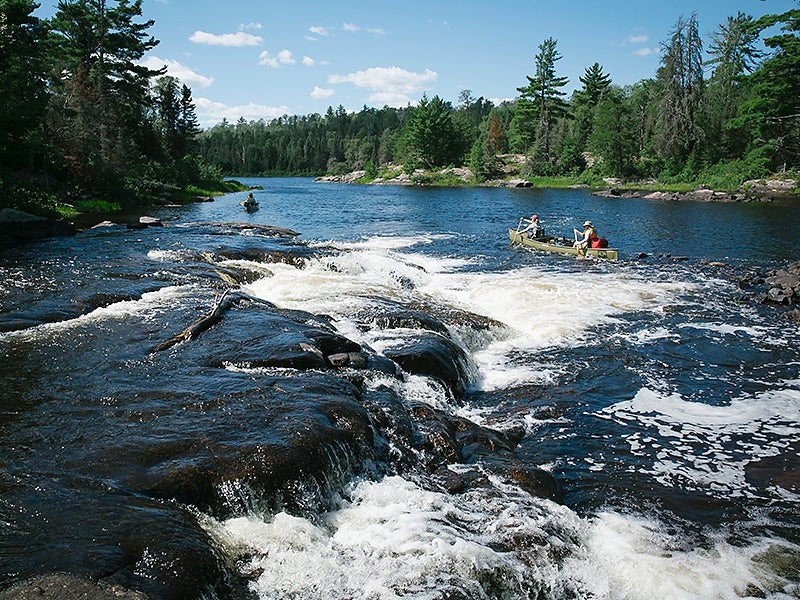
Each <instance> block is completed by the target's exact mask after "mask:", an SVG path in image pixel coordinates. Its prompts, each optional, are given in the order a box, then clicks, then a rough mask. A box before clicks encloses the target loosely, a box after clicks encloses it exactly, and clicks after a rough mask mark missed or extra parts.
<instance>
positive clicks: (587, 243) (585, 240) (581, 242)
mask: <svg viewBox="0 0 800 600" xmlns="http://www.w3.org/2000/svg"><path fill="white" fill-rule="evenodd" d="M572 231H573V232H574V233H575V243H574V244H573V246H574V247H575V248H591V247H592V240H596V239H597V238H598V237H599V236H598V235H597V231H596V230H595V228H594V226H593V225H592V222H591V221H586V222H585V223H584V224H583V231H578V230H577V229H573V230H572ZM578 236H580V237H578Z"/></svg>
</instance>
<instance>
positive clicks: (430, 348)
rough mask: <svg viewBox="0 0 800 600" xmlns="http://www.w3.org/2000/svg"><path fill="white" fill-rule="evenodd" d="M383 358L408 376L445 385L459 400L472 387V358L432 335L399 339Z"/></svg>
mask: <svg viewBox="0 0 800 600" xmlns="http://www.w3.org/2000/svg"><path fill="white" fill-rule="evenodd" d="M383 354H384V355H385V356H387V357H389V358H391V359H392V360H394V361H395V362H396V363H397V364H399V365H400V366H401V367H402V368H403V369H404V370H405V371H406V372H408V373H411V374H414V375H428V376H429V377H433V378H435V379H438V380H439V381H441V382H442V383H444V384H445V385H446V386H448V388H449V389H450V390H451V391H452V392H453V394H454V395H455V396H456V397H461V396H462V395H463V394H464V390H466V387H467V383H468V379H469V378H468V373H467V368H468V364H469V361H468V358H467V355H466V353H465V352H464V350H463V349H462V348H461V346H459V345H458V344H456V343H455V342H453V341H452V340H450V339H449V338H447V337H445V336H443V335H440V334H438V333H434V332H432V331H429V332H419V333H417V334H415V335H414V336H413V337H409V338H404V339H399V340H396V341H395V342H394V345H393V346H391V347H389V348H386V349H385V350H384V351H383Z"/></svg>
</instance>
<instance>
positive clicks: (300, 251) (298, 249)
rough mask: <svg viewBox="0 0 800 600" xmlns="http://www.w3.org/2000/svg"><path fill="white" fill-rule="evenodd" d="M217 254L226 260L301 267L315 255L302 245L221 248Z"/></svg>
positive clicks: (312, 250)
mask: <svg viewBox="0 0 800 600" xmlns="http://www.w3.org/2000/svg"><path fill="white" fill-rule="evenodd" d="M216 255H217V256H219V257H221V258H223V259H227V260H249V261H253V262H258V263H267V264H269V263H286V264H288V265H292V266H294V267H297V268H303V267H305V265H306V261H308V260H309V259H311V258H314V257H315V256H316V252H315V251H314V249H313V248H309V247H308V246H303V245H299V244H298V245H292V246H287V247H284V248H280V249H269V248H245V249H242V250H238V249H227V250H221V251H219V252H217V253H216Z"/></svg>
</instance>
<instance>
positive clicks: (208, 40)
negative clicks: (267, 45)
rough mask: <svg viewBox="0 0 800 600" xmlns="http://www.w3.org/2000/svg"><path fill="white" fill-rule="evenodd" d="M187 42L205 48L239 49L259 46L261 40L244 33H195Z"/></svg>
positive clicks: (256, 36) (258, 37)
mask: <svg viewBox="0 0 800 600" xmlns="http://www.w3.org/2000/svg"><path fill="white" fill-rule="evenodd" d="M189 41H191V42H194V43H195V44H204V45H206V46H231V47H237V48H240V47H243V46H260V45H261V42H262V41H263V40H262V38H261V36H258V35H253V34H251V33H244V32H243V31H240V32H238V33H223V34H219V35H218V34H214V33H208V32H205V31H195V32H194V33H193V34H192V35H191V36H189Z"/></svg>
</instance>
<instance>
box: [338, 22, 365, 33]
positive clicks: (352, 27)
mask: <svg viewBox="0 0 800 600" xmlns="http://www.w3.org/2000/svg"><path fill="white" fill-rule="evenodd" d="M342 29H344V30H345V31H353V32H355V31H358V30H359V29H361V28H360V27H359V26H358V25H355V24H353V23H345V24H344V25H342Z"/></svg>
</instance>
